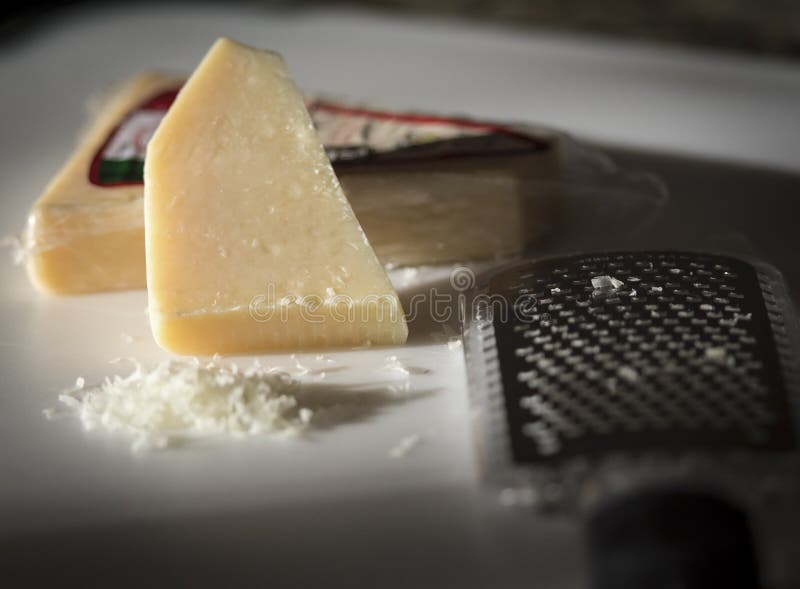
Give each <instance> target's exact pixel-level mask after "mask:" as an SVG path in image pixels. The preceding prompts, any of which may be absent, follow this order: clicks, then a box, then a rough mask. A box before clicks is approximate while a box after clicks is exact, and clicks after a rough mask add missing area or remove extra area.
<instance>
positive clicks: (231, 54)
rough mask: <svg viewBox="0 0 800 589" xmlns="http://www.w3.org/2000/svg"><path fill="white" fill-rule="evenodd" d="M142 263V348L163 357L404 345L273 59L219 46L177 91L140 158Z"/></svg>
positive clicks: (384, 292)
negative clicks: (146, 328) (149, 341)
mask: <svg viewBox="0 0 800 589" xmlns="http://www.w3.org/2000/svg"><path fill="white" fill-rule="evenodd" d="M145 249H146V257H147V286H148V305H149V313H150V322H151V326H152V330H153V335H154V336H155V338H156V340H157V342H158V343H159V344H160V345H161V346H162V347H164V348H166V349H168V350H170V351H174V352H178V353H184V354H212V353H223V354H225V353H246V352H256V351H261V350H271V349H281V348H316V347H328V346H359V345H367V344H402V343H404V342H405V341H406V337H407V334H408V330H407V327H406V323H405V318H404V316H403V311H402V309H401V307H400V302H399V300H398V298H397V295H396V293H395V291H394V289H393V288H392V285H391V283H390V282H389V279H388V277H387V276H386V272H385V271H384V269H383V267H382V266H381V265H380V263H379V262H378V259H377V257H376V256H375V253H374V252H373V251H372V248H371V247H370V245H369V243H368V242H367V239H366V237H365V235H364V232H363V231H362V230H361V227H360V225H359V224H358V221H357V220H356V217H355V215H354V214H353V211H352V209H351V208H350V205H349V203H348V202H347V199H346V198H345V195H344V193H343V191H342V189H341V187H340V185H339V181H338V180H337V178H336V175H335V174H334V172H333V168H332V167H331V165H330V162H329V161H328V158H327V156H326V155H325V151H324V149H323V147H322V145H321V144H320V142H319V139H318V138H317V136H316V133H315V131H314V127H313V125H312V122H311V119H310V117H309V115H308V113H307V111H306V109H305V106H304V103H303V99H302V97H301V95H300V94H299V92H298V91H297V89H296V88H295V86H294V84H293V83H292V81H291V79H290V78H289V76H288V73H287V71H286V67H285V65H284V63H283V60H282V59H281V57H280V56H279V55H277V54H275V53H270V52H264V51H258V50H255V49H252V48H249V47H246V46H244V45H240V44H238V43H235V42H233V41H230V40H227V39H220V40H219V41H217V42H216V43H215V44H214V46H213V47H212V48H211V50H210V51H209V53H208V54H207V55H206V57H205V59H204V60H203V61H202V63H201V64H200V65H199V66H198V68H197V70H196V71H195V72H194V74H193V75H192V76H191V78H190V79H189V81H188V82H187V83H186V85H185V86H184V87H183V89H182V90H181V92H180V94H179V95H178V97H177V99H176V100H175V102H174V103H173V105H172V107H171V108H170V110H169V112H168V114H167V116H166V117H165V118H164V120H163V121H162V122H161V125H160V126H159V128H158V131H157V132H156V134H155V135H154V136H153V139H152V140H151V142H150V144H149V146H148V153H147V159H146V161H145Z"/></svg>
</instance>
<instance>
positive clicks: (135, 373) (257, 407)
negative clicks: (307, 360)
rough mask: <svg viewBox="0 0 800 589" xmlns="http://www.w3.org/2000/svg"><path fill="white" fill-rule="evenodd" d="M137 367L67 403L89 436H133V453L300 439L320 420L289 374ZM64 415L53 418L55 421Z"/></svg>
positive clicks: (70, 395)
mask: <svg viewBox="0 0 800 589" xmlns="http://www.w3.org/2000/svg"><path fill="white" fill-rule="evenodd" d="M131 362H132V363H133V370H132V371H131V372H130V374H128V375H127V376H114V377H112V378H106V379H105V380H104V381H103V382H102V383H101V384H99V385H97V386H92V387H87V386H86V385H85V382H84V379H82V378H79V379H78V380H77V381H76V383H75V386H74V387H73V388H71V389H69V390H67V391H65V392H63V393H62V394H61V395H59V401H61V403H62V404H63V405H64V406H66V409H67V413H68V414H73V415H76V416H78V417H79V418H80V420H81V421H82V422H83V426H84V428H85V429H87V430H95V429H104V430H107V431H111V432H121V433H125V434H128V435H129V436H130V437H132V438H133V442H132V449H133V450H141V449H145V448H154V447H155V448H164V447H166V446H168V445H170V444H171V443H173V442H179V441H187V440H189V439H192V438H198V437H205V436H209V435H233V436H247V435H253V434H262V433H273V434H290V435H291V434H298V433H300V432H302V431H303V430H305V429H306V428H307V427H308V425H309V423H310V421H311V418H312V416H313V411H312V410H311V409H308V408H305V407H301V406H300V404H299V403H298V399H297V397H296V396H295V394H294V393H295V391H296V390H297V388H298V386H299V383H298V382H297V381H296V380H294V379H293V378H292V377H291V376H290V375H289V374H287V373H286V372H281V371H277V370H274V369H270V370H268V369H265V368H263V367H262V366H260V365H258V364H255V365H253V366H251V367H249V368H247V369H244V370H239V369H238V368H237V367H236V366H235V365H231V366H230V367H228V366H223V365H221V364H220V363H218V362H216V361H212V362H209V363H207V364H201V363H200V362H199V361H196V360H194V361H192V360H167V361H165V362H162V363H161V364H158V365H157V366H156V367H155V368H153V369H150V370H148V369H146V368H144V367H143V366H142V365H141V364H139V363H138V362H136V361H133V360H131ZM58 414H59V412H58V411H57V410H55V409H48V410H45V416H46V417H48V418H54V417H57V416H58Z"/></svg>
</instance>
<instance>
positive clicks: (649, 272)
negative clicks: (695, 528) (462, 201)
mask: <svg viewBox="0 0 800 589" xmlns="http://www.w3.org/2000/svg"><path fill="white" fill-rule="evenodd" d="M487 292H488V293H491V295H492V296H493V297H497V296H498V295H499V296H500V297H502V298H503V299H504V300H506V301H509V302H510V303H511V304H513V307H511V309H513V312H509V313H499V312H494V313H492V315H493V317H491V323H492V327H493V330H494V338H495V339H496V346H497V363H498V365H499V371H500V380H501V382H502V394H503V398H504V405H505V419H506V422H507V429H508V438H509V442H510V449H511V454H512V455H513V461H514V462H516V463H558V462H560V461H563V460H565V459H568V458H570V457H573V456H583V457H585V456H597V455H602V454H606V453H609V452H614V451H618V450H626V451H631V450H634V451H636V450H648V449H666V450H681V449H689V448H694V447H702V448H704V449H734V448H745V449H758V450H772V451H775V450H782V449H789V448H792V447H794V443H795V439H794V431H793V426H792V418H791V415H790V407H789V402H788V399H787V388H786V383H785V378H784V375H783V373H782V368H781V360H780V348H781V345H780V344H781V341H778V340H780V339H781V334H780V333H778V334H776V333H775V332H776V329H777V330H778V331H780V330H781V329H782V325H783V324H782V321H783V319H782V317H781V315H780V313H779V312H778V310H777V307H776V305H775V301H774V297H773V293H772V292H771V290H770V286H769V284H768V283H767V282H765V277H764V276H762V275H761V274H760V273H759V271H758V270H756V269H755V268H754V267H753V266H751V265H750V264H748V263H746V262H743V261H741V260H737V259H733V258H727V257H723V256H716V255H707V254H688V253H676V252H635V253H619V254H608V255H580V256H571V257H565V258H559V259H554V260H544V261H540V262H535V263H530V264H524V265H521V266H516V267H514V268H511V269H508V270H505V271H503V272H501V273H499V274H496V275H494V276H493V277H492V278H491V279H490V281H489V283H488V289H487ZM776 336H777V339H776Z"/></svg>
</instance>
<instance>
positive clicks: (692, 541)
mask: <svg viewBox="0 0 800 589" xmlns="http://www.w3.org/2000/svg"><path fill="white" fill-rule="evenodd" d="M586 539H587V543H588V546H587V549H588V556H589V571H590V578H591V584H590V586H591V587H593V588H594V589H620V588H623V587H624V588H625V589H674V588H676V587H680V588H681V589H708V588H710V587H725V588H726V589H757V588H758V587H759V586H760V585H759V582H758V567H757V564H756V558H755V553H754V543H753V538H752V535H751V532H750V525H749V523H748V519H747V516H746V515H745V513H744V512H743V511H742V510H740V509H739V508H738V507H735V506H734V505H732V504H730V503H728V502H727V501H725V500H723V499H721V498H719V497H716V496H714V495H711V494H708V493H705V492H696V491H691V490H686V489H672V488H665V489H649V490H647V491H643V492H639V493H634V494H629V495H626V496H624V497H618V498H616V499H615V500H613V501H609V502H608V503H606V504H605V505H603V506H601V507H599V508H598V510H597V511H595V512H594V513H593V514H592V515H591V516H590V517H589V519H588V521H587V523H586Z"/></svg>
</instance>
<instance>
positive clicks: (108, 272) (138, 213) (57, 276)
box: [24, 73, 180, 294]
mask: <svg viewBox="0 0 800 589" xmlns="http://www.w3.org/2000/svg"><path fill="white" fill-rule="evenodd" d="M179 84H180V81H179V80H178V79H176V78H172V77H169V76H165V75H160V74H155V73H153V74H142V75H140V76H137V77H136V78H134V79H133V80H131V82H130V83H128V84H126V85H125V87H123V88H122V89H121V90H120V91H119V92H117V93H116V94H115V95H114V96H113V97H112V98H111V100H109V101H108V102H107V103H106V105H105V106H104V108H103V109H102V110H101V112H100V113H99V114H98V116H97V118H96V119H95V120H94V121H93V123H92V125H91V127H90V128H89V129H88V130H87V132H86V133H85V136H84V138H83V139H82V141H81V144H80V146H79V147H78V149H77V150H76V151H75V153H73V154H72V156H71V157H70V158H69V160H68V161H67V163H66V164H65V165H64V167H63V168H62V169H61V170H60V171H59V172H58V174H57V175H56V176H55V177H54V178H53V179H52V180H51V182H50V183H49V184H48V186H47V188H46V189H45V191H44V193H43V194H42V196H41V197H40V198H39V199H38V200H37V201H36V203H35V204H34V206H33V208H32V210H31V212H30V215H29V217H28V223H27V226H26V229H25V236H24V242H25V246H26V249H27V253H28V256H27V269H28V274H29V276H30V278H31V280H32V282H33V283H34V285H36V287H37V288H38V289H39V290H41V291H44V292H51V293H58V294H77V293H87V292H98V291H107V290H120V289H128V288H142V287H143V286H144V282H145V267H144V265H145V260H144V245H143V244H144V223H143V218H144V215H143V212H142V187H141V185H126V186H98V185H95V184H92V183H91V182H90V181H89V169H90V166H91V164H92V160H93V158H94V157H95V155H96V154H97V153H98V151H99V150H100V149H101V148H102V146H103V143H104V142H105V141H106V140H107V139H108V138H109V136H110V135H111V134H112V132H113V131H114V129H115V128H116V127H117V125H118V124H119V123H120V121H121V120H122V119H123V117H125V115H127V114H128V113H129V112H130V111H131V110H133V109H135V108H136V107H138V106H139V105H140V104H141V103H142V102H144V101H145V100H147V99H149V98H152V97H153V96H154V95H156V94H158V93H160V92H163V91H165V90H169V89H172V88H175V87H176V86H178V85H179Z"/></svg>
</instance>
